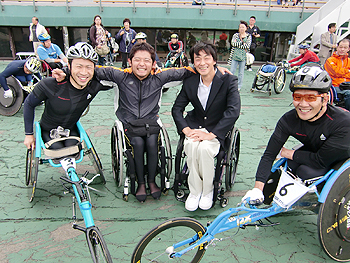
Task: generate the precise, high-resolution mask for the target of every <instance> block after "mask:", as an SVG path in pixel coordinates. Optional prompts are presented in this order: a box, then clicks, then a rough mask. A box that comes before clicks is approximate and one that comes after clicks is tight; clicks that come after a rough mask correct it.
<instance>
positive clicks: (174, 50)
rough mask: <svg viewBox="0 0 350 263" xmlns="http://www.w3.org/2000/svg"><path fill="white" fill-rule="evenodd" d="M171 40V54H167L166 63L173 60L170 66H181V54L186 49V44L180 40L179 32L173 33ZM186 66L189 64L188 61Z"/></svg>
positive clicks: (169, 45) (169, 44)
mask: <svg viewBox="0 0 350 263" xmlns="http://www.w3.org/2000/svg"><path fill="white" fill-rule="evenodd" d="M170 38H171V40H170V42H169V43H168V48H169V51H170V52H169V54H168V55H167V58H166V63H165V64H166V65H167V64H168V63H167V61H169V60H170V61H172V63H171V65H170V66H173V67H174V66H179V65H182V63H181V62H180V59H181V54H182V51H184V44H183V43H182V41H180V40H179V36H178V35H177V34H172V35H171V36H170ZM184 64H186V65H185V66H187V65H188V64H187V63H184Z"/></svg>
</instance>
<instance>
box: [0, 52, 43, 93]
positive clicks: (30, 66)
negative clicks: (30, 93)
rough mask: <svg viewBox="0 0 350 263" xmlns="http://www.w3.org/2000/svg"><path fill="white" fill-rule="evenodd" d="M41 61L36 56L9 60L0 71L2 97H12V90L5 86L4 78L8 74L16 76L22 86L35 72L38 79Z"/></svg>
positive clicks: (30, 79) (29, 80) (39, 77)
mask: <svg viewBox="0 0 350 263" xmlns="http://www.w3.org/2000/svg"><path fill="white" fill-rule="evenodd" d="M40 66H41V63H40V61H39V60H38V59H37V58H36V57H30V58H28V59H27V60H14V61H12V62H10V63H9V64H8V65H7V66H6V68H5V70H4V71H3V72H1V73H0V85H1V87H2V88H3V89H4V98H12V97H13V94H12V90H11V89H10V88H9V87H8V86H7V81H6V79H7V78H8V77H10V76H14V77H15V78H17V79H18V80H19V81H20V82H21V83H22V84H23V86H27V85H28V83H31V81H32V79H33V74H35V75H36V76H37V77H38V79H41V76H40V73H39V72H40Z"/></svg>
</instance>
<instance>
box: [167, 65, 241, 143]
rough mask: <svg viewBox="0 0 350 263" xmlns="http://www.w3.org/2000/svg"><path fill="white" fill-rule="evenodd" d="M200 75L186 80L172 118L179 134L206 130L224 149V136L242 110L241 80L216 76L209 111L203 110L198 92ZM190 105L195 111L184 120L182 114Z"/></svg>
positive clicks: (208, 104)
mask: <svg viewBox="0 0 350 263" xmlns="http://www.w3.org/2000/svg"><path fill="white" fill-rule="evenodd" d="M199 82H200V75H199V74H197V75H194V76H191V77H189V78H187V79H185V80H184V82H183V85H182V89H181V91H180V94H179V95H178V96H177V98H176V100H175V103H174V106H173V108H172V115H173V118H174V121H175V124H176V127H177V130H178V133H179V134H182V130H183V129H184V128H186V127H190V128H191V129H200V128H205V129H207V130H208V131H209V132H212V133H214V134H215V135H216V136H217V139H218V140H219V141H220V143H221V145H222V146H224V140H225V135H226V134H227V133H228V132H229V131H230V130H231V129H232V128H233V126H234V125H235V122H236V120H237V119H238V117H239V113H240V110H241V100H240V96H239V92H238V78H237V77H236V76H234V75H230V74H225V75H222V74H221V73H220V72H219V71H217V72H216V74H215V76H214V79H213V83H212V86H211V90H210V93H209V98H208V102H207V106H206V109H203V106H202V104H201V103H200V101H199V99H198V96H197V92H198V85H199ZM189 103H191V104H192V106H193V110H191V111H189V112H188V113H187V116H186V117H185V118H184V116H183V112H184V110H185V108H186V106H187V105H188V104H189Z"/></svg>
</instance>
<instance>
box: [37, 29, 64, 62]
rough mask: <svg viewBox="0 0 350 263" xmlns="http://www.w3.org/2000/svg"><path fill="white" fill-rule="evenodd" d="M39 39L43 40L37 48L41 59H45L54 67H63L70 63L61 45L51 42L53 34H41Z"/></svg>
mask: <svg viewBox="0 0 350 263" xmlns="http://www.w3.org/2000/svg"><path fill="white" fill-rule="evenodd" d="M38 39H39V40H40V42H41V45H40V46H39V47H38V50H37V52H38V56H39V59H40V60H44V61H45V62H46V63H47V64H49V66H50V67H51V68H52V69H54V68H62V67H63V66H66V65H67V64H68V59H67V58H66V56H65V55H64V54H63V52H62V51H61V49H60V47H59V46H57V45H56V44H53V43H51V36H50V35H49V34H45V33H44V34H41V35H39V37H38Z"/></svg>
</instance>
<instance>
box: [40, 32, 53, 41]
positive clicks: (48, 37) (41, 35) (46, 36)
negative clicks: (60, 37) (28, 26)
mask: <svg viewBox="0 0 350 263" xmlns="http://www.w3.org/2000/svg"><path fill="white" fill-rule="evenodd" d="M38 39H39V40H40V41H42V42H44V41H46V40H49V39H51V37H50V35H49V34H48V33H42V34H40V35H39V36H38Z"/></svg>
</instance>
